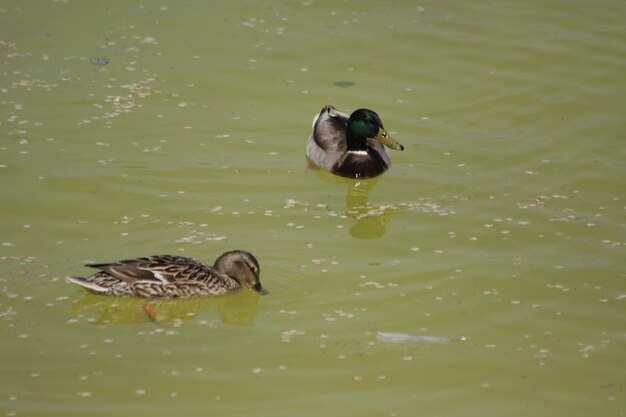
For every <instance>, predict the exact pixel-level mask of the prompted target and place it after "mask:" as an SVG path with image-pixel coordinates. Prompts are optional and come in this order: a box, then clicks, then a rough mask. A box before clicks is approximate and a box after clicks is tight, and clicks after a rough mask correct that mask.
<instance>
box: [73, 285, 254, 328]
mask: <svg viewBox="0 0 626 417" xmlns="http://www.w3.org/2000/svg"><path fill="white" fill-rule="evenodd" d="M259 298H260V295H259V294H258V293H255V292H253V291H244V290H242V291H238V292H236V293H234V294H229V295H225V296H219V297H204V298H191V299H177V300H171V299H170V300H168V299H163V300H160V299H159V300H157V299H143V298H131V297H106V296H102V295H94V294H86V295H85V296H83V297H82V298H80V299H78V300H77V301H75V302H74V303H73V304H72V306H71V307H70V313H71V314H73V315H75V319H76V320H81V319H82V320H86V321H89V322H92V323H95V324H108V323H118V324H119V323H142V322H149V321H154V322H173V321H179V320H190V319H192V318H194V317H197V316H199V315H200V313H201V312H204V311H209V310H211V311H217V312H218V313H219V315H220V317H221V321H222V323H224V324H229V325H242V326H247V325H250V324H251V323H252V320H253V319H254V317H255V316H256V313H257V308H258V303H259Z"/></svg>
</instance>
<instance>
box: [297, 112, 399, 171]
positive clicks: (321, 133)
mask: <svg viewBox="0 0 626 417" xmlns="http://www.w3.org/2000/svg"><path fill="white" fill-rule="evenodd" d="M383 145H386V146H388V147H389V148H391V149H397V150H400V151H401V150H403V149H404V147H403V146H402V145H400V144H399V143H398V142H396V141H395V140H394V139H393V138H392V137H391V136H389V134H388V133H387V132H385V128H384V127H383V122H382V121H381V120H380V117H378V115H377V114H376V113H375V112H373V111H372V110H368V109H359V110H356V111H354V112H353V113H352V114H351V115H350V116H348V115H347V114H346V113H342V112H340V111H339V110H337V109H336V108H334V107H333V106H325V107H324V108H323V109H322V111H321V112H320V114H319V115H317V116H316V117H315V119H314V120H313V132H312V133H311V136H310V137H309V143H308V145H307V150H306V156H307V158H308V160H309V161H310V162H312V163H313V164H315V165H317V166H318V167H321V168H324V169H326V170H327V171H330V172H332V173H333V174H336V175H341V176H342V177H349V178H371V177H375V176H377V175H380V174H382V173H383V172H385V171H386V170H387V169H389V166H390V165H391V160H390V159H389V155H388V154H387V150H386V149H385V147H384V146H383Z"/></svg>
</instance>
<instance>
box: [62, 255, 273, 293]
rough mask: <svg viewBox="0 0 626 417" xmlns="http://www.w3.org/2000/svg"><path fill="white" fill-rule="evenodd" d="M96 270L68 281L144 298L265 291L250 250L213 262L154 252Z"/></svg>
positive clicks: (100, 265) (93, 289)
mask: <svg viewBox="0 0 626 417" xmlns="http://www.w3.org/2000/svg"><path fill="white" fill-rule="evenodd" d="M86 266H89V267H91V268H96V269H99V272H97V273H95V274H94V275H92V276H90V277H87V278H80V277H71V278H68V279H67V280H68V282H71V283H74V284H77V285H80V286H81V287H83V288H85V289H87V290H88V291H90V292H92V293H95V294H102V295H112V296H120V297H143V298H188V297H201V296H212V295H222V294H227V293H230V292H234V291H237V290H238V289H240V288H241V287H248V288H251V289H253V290H255V291H258V292H260V293H262V294H263V293H265V290H264V289H263V288H262V287H261V282H260V281H259V274H260V267H259V262H258V261H257V260H256V258H255V257H254V256H253V255H252V254H251V253H249V252H246V251H242V250H235V251H231V252H226V253H224V254H222V255H221V256H219V257H218V258H217V259H216V260H215V264H214V265H213V266H209V265H206V264H203V263H201V262H198V261H195V260H193V259H191V258H186V257H183V256H171V255H157V256H148V257H145V258H135V259H126V260H123V261H118V262H113V263H103V264H88V265H86Z"/></svg>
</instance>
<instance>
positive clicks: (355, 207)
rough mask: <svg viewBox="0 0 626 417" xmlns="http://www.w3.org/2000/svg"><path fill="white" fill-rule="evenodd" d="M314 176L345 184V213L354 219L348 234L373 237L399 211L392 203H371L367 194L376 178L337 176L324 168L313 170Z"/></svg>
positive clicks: (383, 228)
mask: <svg viewBox="0 0 626 417" xmlns="http://www.w3.org/2000/svg"><path fill="white" fill-rule="evenodd" d="M315 176H316V177H318V178H319V179H321V180H322V181H324V182H327V183H330V184H335V185H345V187H346V215H347V216H349V217H351V218H353V219H354V220H355V221H356V224H354V225H353V226H352V227H351V228H350V235H351V236H353V237H356V238H357V239H375V238H378V237H381V236H383V235H384V234H385V233H387V229H386V227H387V223H389V221H390V220H391V217H392V216H393V214H395V213H397V212H398V211H400V210H399V209H398V208H397V207H396V206H392V205H380V206H378V205H371V204H370V203H369V202H368V198H369V194H370V192H371V191H372V190H373V189H374V187H375V186H376V184H377V183H378V180H379V179H378V178H370V179H363V180H353V179H349V178H342V177H338V176H337V175H332V174H330V173H329V172H327V171H324V170H317V171H315Z"/></svg>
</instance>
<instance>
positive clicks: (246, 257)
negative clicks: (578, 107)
mask: <svg viewBox="0 0 626 417" xmlns="http://www.w3.org/2000/svg"><path fill="white" fill-rule="evenodd" d="M213 268H215V269H216V270H218V271H219V272H221V273H223V274H226V275H228V276H229V277H231V278H232V279H234V280H235V281H237V282H238V283H239V284H240V285H241V286H244V287H248V288H251V289H253V290H254V291H258V292H259V293H261V294H262V295H265V294H267V291H265V290H264V289H263V287H262V286H261V281H260V280H259V276H260V275H261V267H260V266H259V261H257V260H256V258H255V257H254V256H253V255H252V254H251V253H250V252H246V251H243V250H234V251H231V252H225V253H223V254H222V255H221V256H220V257H219V258H217V259H216V260H215V265H213Z"/></svg>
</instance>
